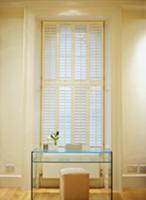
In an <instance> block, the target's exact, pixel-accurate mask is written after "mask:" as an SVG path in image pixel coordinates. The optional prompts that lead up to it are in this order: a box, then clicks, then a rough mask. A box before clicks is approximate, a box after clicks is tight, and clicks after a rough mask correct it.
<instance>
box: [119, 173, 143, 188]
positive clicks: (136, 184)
mask: <svg viewBox="0 0 146 200" xmlns="http://www.w3.org/2000/svg"><path fill="white" fill-rule="evenodd" d="M122 182H123V188H146V174H123V176H122Z"/></svg>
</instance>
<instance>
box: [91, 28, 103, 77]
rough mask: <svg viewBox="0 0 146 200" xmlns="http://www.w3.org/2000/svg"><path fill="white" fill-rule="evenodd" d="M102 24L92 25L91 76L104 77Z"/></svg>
mask: <svg viewBox="0 0 146 200" xmlns="http://www.w3.org/2000/svg"><path fill="white" fill-rule="evenodd" d="M102 34H103V31H102V25H100V24H99V25H90V78H91V79H93V80H101V79H102V76H103V75H102V73H103V72H102V70H103V55H102V51H103V49H102V48H103V47H102V46H103V41H102Z"/></svg>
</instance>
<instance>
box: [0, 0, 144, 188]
mask: <svg viewBox="0 0 146 200" xmlns="http://www.w3.org/2000/svg"><path fill="white" fill-rule="evenodd" d="M130 2H132V3H131V5H132V6H134V2H136V1H134V0H133V1H130ZM15 5H17V6H18V5H19V3H18V2H17V4H12V3H10V4H8V5H7V4H5V6H4V3H3V4H2V7H1V8H0V111H1V112H0V160H1V164H0V165H1V166H0V169H1V171H0V176H4V168H5V164H7V163H13V164H14V165H15V167H16V174H17V175H20V176H18V177H20V178H18V179H19V180H20V181H19V180H18V181H16V180H14V179H10V178H9V177H10V174H8V173H6V174H5V176H8V179H7V178H3V179H2V178H0V185H5V186H9V185H16V183H17V185H20V186H23V187H25V188H26V187H27V188H30V152H31V150H32V148H33V146H34V144H35V145H36V144H37V143H38V137H35V140H34V136H36V135H37V134H38V133H39V120H38V119H39V115H38V112H37V111H36V107H37V105H39V98H38V97H39V67H40V57H39V53H40V49H39V44H40V43H39V42H40V41H38V40H37V38H39V29H40V20H42V19H50V20H52V19H54V20H58V19H61V20H77V19H80V20H88V19H89V20H97V19H99V18H100V19H105V20H106V23H107V25H108V26H107V27H108V29H107V30H108V31H109V32H110V34H109V36H108V39H109V44H108V51H107V54H108V55H110V56H109V57H108V58H107V61H106V65H107V66H109V67H111V85H110V87H109V88H108V89H111V104H112V107H111V121H112V123H111V133H112V140H111V143H112V150H113V153H114V154H113V155H114V157H113V158H114V189H115V190H120V189H121V175H122V173H121V171H122V170H121V168H122V166H123V173H125V171H124V167H125V164H128V163H129V162H144V160H145V151H144V140H145V139H146V138H145V137H146V133H145V124H146V123H145V121H144V119H145V113H146V112H145V111H146V107H145V105H146V104H145V102H146V101H145V100H146V99H145V98H146V97H145V94H146V93H145V79H144V76H143V74H144V73H142V71H143V70H144V69H145V67H143V66H145V64H144V65H143V64H141V61H142V60H141V53H139V52H141V51H139V50H138V49H143V50H142V52H143V54H144V49H145V46H141V45H142V44H141V45H140V42H138V41H139V38H140V37H141V35H144V33H145V31H144V29H143V27H144V25H145V22H144V21H143V20H142V17H143V16H142V15H141V17H140V18H139V17H138V19H137V16H139V15H137V14H136V15H135V14H134V16H136V18H135V17H134V18H131V17H130V16H131V14H130V15H129V12H128V11H127V13H124V15H122V9H121V4H112V3H111V2H110V1H107V3H106V4H104V3H103V1H102V2H101V3H100V1H91V0H90V1H86V2H84V4H82V1H73V2H68V1H62V2H60V1H59V2H58V3H57V4H56V1H50V2H48V3H46V2H45V3H39V2H38V3H35V4H33V3H30V4H29V3H28V4H27V6H25V5H21V6H22V7H24V15H23V8H15V7H14V6H15ZM56 5H57V7H56ZM129 5H130V3H129ZM129 5H128V6H129ZM4 7H5V8H4ZM139 13H141V12H139ZM122 21H123V24H122ZM137 27H139V29H137ZM122 28H124V29H123V37H122ZM132 31H133V32H132ZM122 39H123V40H122ZM122 41H123V43H122ZM121 43H122V44H121ZM138 43H139V45H138ZM122 45H123V46H122ZM137 45H138V46H139V47H138V46H137ZM137 47H138V48H137ZM135 51H138V52H135ZM143 54H142V55H143ZM121 55H122V58H121ZM121 61H122V62H121ZM144 63H145V61H144ZM139 66H140V67H139ZM139 68H140V69H141V70H142V71H139ZM141 75H142V77H143V78H142V79H141ZM121 80H122V81H121ZM137 83H138V84H137ZM138 85H139V86H138ZM121 89H122V90H121ZM135 94H136V96H137V99H135ZM121 111H123V112H121ZM36 114H37V115H38V116H37V117H35V116H36ZM122 115H123V116H122ZM37 122H38V124H37ZM109 127H110V126H109ZM36 133H37V134H36ZM139 134H140V135H141V137H140V135H139ZM133 138H135V139H133ZM34 141H35V142H34ZM142 144H143V145H142ZM135 148H136V150H137V153H136V152H134V153H133V150H135ZM122 149H123V151H122ZM122 157H123V161H124V162H122ZM124 163H125V164H124ZM13 176H14V177H16V176H15V173H13ZM21 177H22V178H21Z"/></svg>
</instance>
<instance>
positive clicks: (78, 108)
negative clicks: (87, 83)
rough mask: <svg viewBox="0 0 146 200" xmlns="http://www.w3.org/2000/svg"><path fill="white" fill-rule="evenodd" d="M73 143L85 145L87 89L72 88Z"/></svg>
mask: <svg viewBox="0 0 146 200" xmlns="http://www.w3.org/2000/svg"><path fill="white" fill-rule="evenodd" d="M73 117H74V143H86V142H87V137H86V132H87V130H86V125H87V88H86V87H81V86H80V87H75V88H74V113H73Z"/></svg>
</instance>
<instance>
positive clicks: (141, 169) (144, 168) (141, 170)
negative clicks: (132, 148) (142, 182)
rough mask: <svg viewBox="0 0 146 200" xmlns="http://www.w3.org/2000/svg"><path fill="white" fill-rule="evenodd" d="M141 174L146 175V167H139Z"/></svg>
mask: <svg viewBox="0 0 146 200" xmlns="http://www.w3.org/2000/svg"><path fill="white" fill-rule="evenodd" d="M139 173H141V174H146V165H139Z"/></svg>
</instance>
